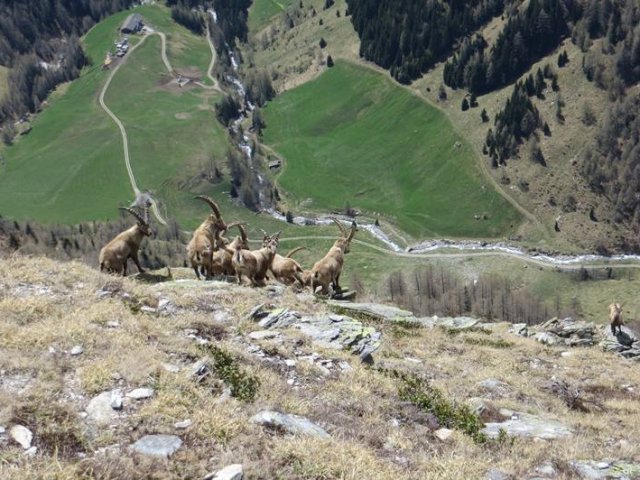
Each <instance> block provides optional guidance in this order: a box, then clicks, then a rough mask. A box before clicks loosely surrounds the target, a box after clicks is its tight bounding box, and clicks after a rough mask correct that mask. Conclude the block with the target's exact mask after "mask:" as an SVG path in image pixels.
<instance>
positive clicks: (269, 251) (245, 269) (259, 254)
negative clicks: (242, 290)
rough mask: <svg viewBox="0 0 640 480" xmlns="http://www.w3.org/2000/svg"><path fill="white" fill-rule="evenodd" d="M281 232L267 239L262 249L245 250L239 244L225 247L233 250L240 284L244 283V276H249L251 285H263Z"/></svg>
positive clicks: (234, 264) (233, 260) (234, 263)
mask: <svg viewBox="0 0 640 480" xmlns="http://www.w3.org/2000/svg"><path fill="white" fill-rule="evenodd" d="M279 239H280V232H278V233H276V234H275V235H274V236H272V237H269V239H268V240H266V242H265V243H266V246H265V247H262V248H261V249H260V250H243V249H242V247H241V245H237V246H236V247H235V250H231V249H230V248H229V247H225V248H226V250H227V251H229V252H233V259H232V262H233V268H234V269H235V271H236V276H237V277H238V284H242V276H243V275H245V276H246V277H248V278H249V281H250V282H251V286H253V287H255V286H263V285H264V284H265V278H266V276H267V270H269V267H270V266H271V262H273V257H275V255H276V250H277V249H278V242H279Z"/></svg>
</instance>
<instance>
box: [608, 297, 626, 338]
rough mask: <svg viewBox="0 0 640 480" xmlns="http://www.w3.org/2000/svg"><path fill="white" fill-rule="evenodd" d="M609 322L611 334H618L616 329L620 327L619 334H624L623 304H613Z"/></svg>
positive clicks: (610, 308) (610, 306)
mask: <svg viewBox="0 0 640 480" xmlns="http://www.w3.org/2000/svg"><path fill="white" fill-rule="evenodd" d="M609 322H611V333H612V334H613V335H615V334H616V327H618V333H622V325H624V322H623V321H622V304H620V303H612V304H611V305H609Z"/></svg>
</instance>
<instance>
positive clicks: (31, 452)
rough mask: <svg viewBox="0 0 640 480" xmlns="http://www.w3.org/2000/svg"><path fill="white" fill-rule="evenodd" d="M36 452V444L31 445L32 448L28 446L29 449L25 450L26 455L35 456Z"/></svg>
mask: <svg viewBox="0 0 640 480" xmlns="http://www.w3.org/2000/svg"><path fill="white" fill-rule="evenodd" d="M36 453H38V447H36V446H33V447H31V448H27V449H26V450H25V451H24V454H25V455H26V456H28V457H33V456H35V454H36Z"/></svg>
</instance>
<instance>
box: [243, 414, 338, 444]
mask: <svg viewBox="0 0 640 480" xmlns="http://www.w3.org/2000/svg"><path fill="white" fill-rule="evenodd" d="M251 421H252V422H253V423H257V424H258V425H261V426H263V427H265V428H269V429H273V430H276V431H277V430H280V431H284V432H286V433H290V434H292V435H296V434H301V435H309V436H312V437H317V438H329V434H328V433H327V432H326V431H324V429H322V428H321V427H319V426H318V425H316V424H315V423H313V422H311V421H310V420H309V419H307V418H304V417H300V416H298V415H290V414H287V413H280V412H274V411H271V410H265V411H262V412H260V413H258V414H256V415H254V416H253V417H252V418H251Z"/></svg>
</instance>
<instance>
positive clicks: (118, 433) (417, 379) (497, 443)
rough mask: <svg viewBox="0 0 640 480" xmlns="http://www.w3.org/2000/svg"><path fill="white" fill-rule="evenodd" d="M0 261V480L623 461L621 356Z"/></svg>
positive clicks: (449, 474) (629, 391)
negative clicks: (231, 467)
mask: <svg viewBox="0 0 640 480" xmlns="http://www.w3.org/2000/svg"><path fill="white" fill-rule="evenodd" d="M0 273H1V274H2V279H3V280H2V286H1V290H0V292H1V295H0V312H1V313H2V315H1V316H2V319H3V320H2V322H0V333H1V335H0V370H1V371H2V377H1V381H0V398H1V399H2V402H0V405H2V407H1V408H0V427H1V428H0V447H1V450H0V456H1V458H2V462H0V474H1V475H2V478H7V479H22V478H27V477H28V478H58V479H72V478H74V479H75V478H123V479H124V478H127V479H137V478H203V477H205V475H207V474H208V473H212V475H211V476H210V477H208V478H213V473H214V472H216V471H218V470H220V469H222V468H223V467H225V466H229V465H231V464H240V465H241V468H242V469H243V470H244V478H256V479H260V478H264V479H267V478H283V479H284V478H287V479H306V478H327V479H334V478H335V479H338V478H353V479H356V478H371V479H387V478H398V477H402V478H410V479H413V478H415V479H418V478H420V479H424V478H433V479H459V478H485V477H486V478H498V475H500V477H499V478H509V477H508V476H509V475H512V476H513V477H511V478H529V477H531V476H537V477H539V478H548V479H549V478H557V479H564V478H598V477H594V476H592V475H593V474H590V473H589V472H593V471H596V472H598V474H603V475H614V474H616V475H617V474H620V475H626V476H627V477H628V478H633V477H635V476H637V474H638V469H639V468H640V467H639V466H638V464H637V463H634V461H637V460H638V458H640V457H639V456H640V452H638V445H637V442H636V441H635V439H636V437H637V432H638V425H639V421H640V420H639V419H640V409H639V407H638V405H640V403H639V402H638V398H637V395H638V393H637V391H638V384H639V382H640V378H639V377H638V373H637V372H638V370H637V368H635V367H636V363H635V362H634V361H633V360H628V359H624V358H622V357H620V356H618V355H617V354H615V353H612V352H603V351H602V350H601V348H600V347H598V346H597V345H594V346H584V347H573V348H572V347H568V346H566V345H562V346H558V345H556V346H553V345H551V346H549V345H544V344H542V343H539V341H537V340H535V339H534V338H527V337H525V336H522V335H523V334H524V333H525V330H523V327H522V326H518V327H516V328H515V330H514V333H510V332H509V329H510V325H507V324H479V323H478V322H477V321H475V320H471V319H468V318H467V319H441V320H439V321H437V322H436V321H434V320H433V319H431V318H429V319H423V320H416V319H413V318H412V317H411V316H410V315H408V313H407V312H403V311H401V310H397V309H393V308H391V307H383V306H376V305H368V306H357V305H352V306H353V307H355V308H356V310H352V309H348V308H347V307H349V304H347V305H337V306H333V305H330V304H325V303H322V302H318V301H316V300H314V299H313V297H310V296H308V295H304V294H303V295H300V294H294V293H293V292H291V291H290V290H288V289H283V288H282V287H278V286H270V287H267V288H266V289H248V288H239V287H237V286H233V285H230V284H224V283H218V282H211V283H207V284H204V283H197V284H196V282H193V281H173V282H168V283H161V284H156V285H149V284H142V283H138V282H136V281H134V280H131V279H115V278H113V277H108V276H103V275H100V274H96V273H95V272H94V271H93V270H90V269H88V268H86V267H84V266H82V265H80V264H76V263H69V264H57V263H55V262H52V261H50V260H47V259H44V258H37V259H27V258H24V257H14V258H12V259H9V260H7V261H5V262H3V263H2V264H1V265H0ZM258 305H260V306H259V307H258ZM365 311H366V312H368V313H365ZM294 312H297V313H294ZM557 325H558V324H557V323H553V322H551V323H549V324H548V325H547V326H546V327H545V328H547V329H549V330H550V331H551V330H553V329H554V328H556V329H557ZM573 325H574V327H575V328H574V331H578V332H582V331H584V332H587V331H588V332H590V333H588V334H587V333H582V335H584V336H583V338H582V340H583V343H589V340H588V339H590V338H594V340H595V341H596V342H597V341H598V339H599V338H601V337H603V336H606V335H605V332H603V331H602V332H601V330H600V329H598V328H595V327H593V326H592V325H586V324H573ZM327 329H330V331H329V330H327ZM580 329H582V330H580ZM515 332H520V335H517V334H516V333H515ZM529 333H533V332H532V329H530V330H529ZM538 337H539V338H545V339H546V340H545V341H547V342H549V341H550V340H548V339H549V338H553V334H551V333H544V334H542V333H541V334H538ZM538 337H536V338H538ZM567 340H568V341H569V340H570V341H571V342H574V341H576V337H568V338H567ZM585 340H586V342H585ZM636 350H637V349H636ZM631 351H635V350H633V349H631V350H629V352H631ZM363 360H364V361H363ZM372 361H373V365H371V362H372ZM462 379H464V380H462ZM574 389H576V390H574ZM621 423H622V424H623V425H624V426H623V427H622V428H621ZM500 428H502V429H503V430H502V432H503V433H499V432H500V430H499V429H500ZM522 435H524V436H522ZM52 465H55V468H54V469H52V468H53V467H52ZM235 468H238V467H235ZM218 478H223V477H218ZM224 478H227V477H224ZM600 478H603V477H600Z"/></svg>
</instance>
